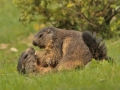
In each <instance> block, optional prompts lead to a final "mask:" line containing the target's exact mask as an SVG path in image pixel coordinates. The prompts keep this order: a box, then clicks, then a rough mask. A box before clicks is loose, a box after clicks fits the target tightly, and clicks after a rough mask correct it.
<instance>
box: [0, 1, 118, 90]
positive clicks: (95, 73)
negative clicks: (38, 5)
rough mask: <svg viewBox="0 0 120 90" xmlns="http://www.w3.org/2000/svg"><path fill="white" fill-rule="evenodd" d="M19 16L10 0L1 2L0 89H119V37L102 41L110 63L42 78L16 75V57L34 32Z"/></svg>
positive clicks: (94, 63) (104, 62) (25, 46)
mask: <svg viewBox="0 0 120 90" xmlns="http://www.w3.org/2000/svg"><path fill="white" fill-rule="evenodd" d="M19 14H20V12H18V9H17V8H15V6H14V5H13V4H12V1H11V0H0V90H120V42H116V41H118V40H119V38H116V39H110V40H105V41H106V45H107V47H108V55H109V56H111V57H112V58H113V59H114V63H113V64H112V63H108V62H106V61H103V62H100V63H97V62H95V61H94V60H93V61H92V62H91V63H89V64H88V65H87V66H86V67H85V68H84V69H81V70H72V71H64V72H59V73H51V74H48V75H45V76H39V75H36V76H34V75H31V76H25V75H20V74H18V72H17V71H16V66H17V61H18V57H19V55H20V53H21V52H22V51H23V50H25V49H26V48H28V47H29V46H31V45H32V44H31V41H32V39H31V37H32V35H31V34H34V33H35V32H37V31H35V28H34V25H33V24H31V25H29V26H28V27H24V26H23V25H21V23H20V22H18V17H19ZM115 42H116V43H115ZM12 48H14V49H17V50H18V51H17V52H16V50H13V49H12ZM36 49H37V48H36Z"/></svg>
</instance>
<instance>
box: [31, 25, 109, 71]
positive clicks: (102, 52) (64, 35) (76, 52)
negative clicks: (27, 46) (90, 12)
mask: <svg viewBox="0 0 120 90" xmlns="http://www.w3.org/2000/svg"><path fill="white" fill-rule="evenodd" d="M50 40H52V41H53V42H52V43H53V47H52V49H53V50H54V47H55V48H57V49H59V50H58V53H56V54H55V55H56V57H58V56H59V55H58V54H60V55H61V58H60V59H58V60H57V64H55V65H56V68H57V69H58V70H63V69H64V70H69V69H73V68H77V67H81V66H84V65H86V64H87V63H88V62H90V61H91V60H92V58H95V59H97V60H103V59H105V58H106V57H107V49H106V46H105V44H104V43H103V42H102V40H101V39H97V38H96V35H92V34H91V33H90V32H88V31H84V32H79V31H74V30H62V29H58V28H53V27H48V28H43V29H42V30H40V31H39V32H38V33H37V34H36V35H35V36H34V40H33V45H35V46H38V47H40V48H46V46H47V44H48V43H49V41H50ZM53 60H54V58H53Z"/></svg>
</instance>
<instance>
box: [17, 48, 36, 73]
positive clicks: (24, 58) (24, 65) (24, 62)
mask: <svg viewBox="0 0 120 90" xmlns="http://www.w3.org/2000/svg"><path fill="white" fill-rule="evenodd" d="M36 69H37V57H36V56H35V50H34V49H33V48H28V49H26V50H25V51H24V52H23V53H22V54H21V55H20V57H19V60H18V65H17V71H18V72H19V73H23V74H27V73H34V72H36Z"/></svg>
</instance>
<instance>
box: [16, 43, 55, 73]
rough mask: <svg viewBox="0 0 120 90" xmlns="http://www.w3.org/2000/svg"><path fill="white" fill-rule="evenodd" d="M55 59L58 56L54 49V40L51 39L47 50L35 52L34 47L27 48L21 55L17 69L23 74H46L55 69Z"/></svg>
mask: <svg viewBox="0 0 120 90" xmlns="http://www.w3.org/2000/svg"><path fill="white" fill-rule="evenodd" d="M51 51H52V52H51ZM53 58H54V59H53ZM53 60H56V61H57V58H56V57H55V54H54V53H53V50H52V41H50V42H49V43H48V45H47V47H46V49H45V52H42V53H41V52H40V53H39V52H37V51H36V52H35V50H34V48H32V47H30V48H28V49H26V50H25V51H24V52H23V53H22V54H21V55H20V57H19V60H18V65H17V71H18V72H19V73H23V74H30V73H34V74H35V73H39V74H45V73H48V72H53V71H55V69H54V68H53V67H54V66H53V64H52V63H53V62H56V61H53Z"/></svg>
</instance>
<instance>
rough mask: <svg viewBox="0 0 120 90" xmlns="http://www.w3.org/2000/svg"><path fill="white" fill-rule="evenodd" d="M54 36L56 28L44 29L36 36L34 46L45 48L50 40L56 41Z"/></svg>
mask: <svg viewBox="0 0 120 90" xmlns="http://www.w3.org/2000/svg"><path fill="white" fill-rule="evenodd" d="M54 35H55V31H54V28H44V29H42V30H40V31H39V32H38V33H37V34H36V35H35V36H34V39H33V45H34V46H38V47H40V48H45V47H46V46H47V44H48V43H49V42H50V40H53V39H54V37H55V36H54Z"/></svg>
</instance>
